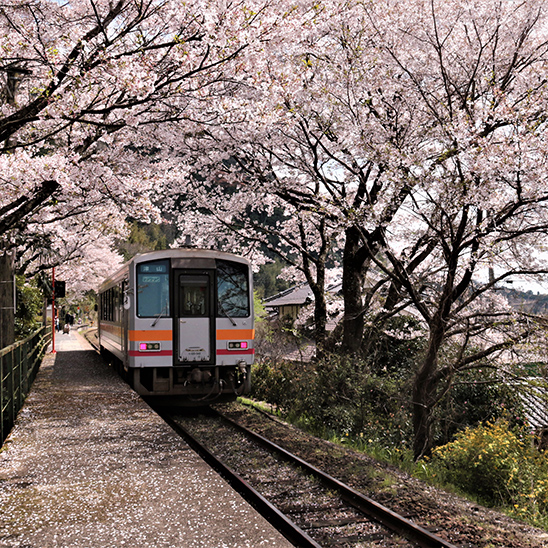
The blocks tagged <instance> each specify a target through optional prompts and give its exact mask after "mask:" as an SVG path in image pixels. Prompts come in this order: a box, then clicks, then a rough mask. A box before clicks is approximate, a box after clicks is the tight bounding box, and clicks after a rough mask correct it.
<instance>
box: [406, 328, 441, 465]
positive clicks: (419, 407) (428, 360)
mask: <svg viewBox="0 0 548 548" xmlns="http://www.w3.org/2000/svg"><path fill="white" fill-rule="evenodd" d="M434 322H435V325H433V326H431V330H430V340H429V341H428V348H427V351H426V354H425V357H424V360H423V362H422V364H421V366H420V369H419V370H418V372H417V375H416V376H415V380H414V383H413V456H414V459H415V461H417V460H419V459H420V458H422V457H424V456H425V455H429V454H430V452H431V451H432V422H433V421H432V413H433V410H434V406H435V404H436V402H437V399H438V398H437V389H438V385H439V376H438V354H439V351H440V347H441V344H442V342H443V339H444V335H445V330H444V328H443V323H442V321H441V320H439V318H438V321H437V322H436V321H435V320H434Z"/></svg>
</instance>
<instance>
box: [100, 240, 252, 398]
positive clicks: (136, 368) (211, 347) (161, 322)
mask: <svg viewBox="0 0 548 548" xmlns="http://www.w3.org/2000/svg"><path fill="white" fill-rule="evenodd" d="M97 312H98V340H99V347H100V351H101V353H102V354H104V355H106V356H107V357H108V358H109V359H110V360H111V363H113V364H114V366H115V367H116V369H117V370H118V372H119V373H120V374H121V376H122V377H123V378H124V379H125V380H126V381H127V382H128V384H130V386H132V387H133V389H134V390H135V391H136V392H137V393H138V394H140V395H141V396H143V397H144V398H145V399H146V398H148V399H151V400H153V403H155V404H160V405H162V404H165V405H182V406H197V405H208V404H209V403H211V402H226V401H231V400H234V399H236V398H237V397H238V396H242V395H245V394H247V393H249V391H250V389H251V365H252V363H253V359H254V353H255V351H254V338H255V328H254V312H253V281H252V270H251V265H250V263H249V261H248V260H247V259H245V258H243V257H240V256H237V255H233V254H231V253H226V252H221V251H214V250H207V249H197V248H180V249H169V250H162V251H152V252H148V253H142V254H139V255H136V256H135V257H133V258H132V259H131V260H130V261H128V262H127V263H126V264H124V265H123V267H121V268H120V270H118V271H117V272H116V273H115V274H114V275H112V276H111V277H110V278H108V279H107V280H105V281H104V282H103V283H102V285H101V286H100V288H99V291H98V306H97Z"/></svg>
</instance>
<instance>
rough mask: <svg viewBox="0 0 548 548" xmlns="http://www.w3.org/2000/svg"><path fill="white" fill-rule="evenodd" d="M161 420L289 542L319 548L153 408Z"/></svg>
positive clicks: (268, 503) (258, 494) (168, 417)
mask: <svg viewBox="0 0 548 548" xmlns="http://www.w3.org/2000/svg"><path fill="white" fill-rule="evenodd" d="M156 412H157V413H158V414H159V415H160V416H161V417H162V419H163V420H164V421H165V422H166V423H167V424H169V426H171V428H173V430H174V431H175V432H176V433H177V434H178V435H179V436H181V437H182V438H183V439H184V440H185V441H186V442H187V443H188V445H189V446H190V447H191V448H192V449H194V451H196V452H197V453H198V454H199V455H200V456H201V457H202V459H204V461H205V462H206V463H207V464H209V465H210V466H211V467H212V468H213V469H215V470H216V471H217V472H218V473H219V474H220V475H221V476H222V477H223V478H224V479H225V480H226V481H227V482H228V483H229V484H230V485H231V486H232V487H233V488H234V489H235V490H236V491H237V492H238V493H240V494H241V495H242V496H243V497H244V498H245V499H246V500H247V501H248V502H249V503H250V504H251V505H252V506H253V507H254V508H255V509H256V510H257V511H258V512H259V513H260V514H261V515H262V516H263V517H264V518H265V519H266V520H267V521H268V522H269V523H271V524H272V525H273V526H274V527H275V528H276V529H277V530H278V531H279V532H280V533H281V534H282V535H283V536H284V537H285V538H286V539H287V540H288V541H289V542H291V543H292V544H293V545H294V546H296V547H298V548H322V547H321V546H320V545H319V544H318V543H317V542H316V541H314V540H313V539H312V538H311V537H309V536H308V535H307V534H306V533H305V532H304V531H303V530H302V529H301V528H300V527H299V526H298V525H296V524H295V523H294V522H293V521H291V520H290V519H289V518H288V517H287V516H286V515H285V514H283V513H282V512H280V511H279V510H278V509H277V508H276V507H275V506H274V505H273V504H271V503H270V502H269V501H268V500H267V499H265V498H264V497H263V496H262V495H261V494H260V493H258V492H257V491H256V490H255V489H254V488H253V487H251V485H250V484H249V483H248V482H247V481H245V480H244V479H243V478H242V477H241V476H239V475H238V474H237V473H236V472H234V470H232V469H231V468H229V467H228V466H227V465H226V464H224V463H223V462H222V461H221V460H219V459H218V458H217V457H215V455H213V453H211V452H210V451H209V450H208V449H207V448H206V447H205V446H204V445H202V444H201V443H200V442H199V441H198V440H197V439H196V438H195V437H194V436H192V434H190V432H188V430H186V428H184V427H183V426H181V425H180V424H178V423H177V422H176V421H175V420H174V419H172V418H171V417H170V415H169V414H168V413H167V412H165V411H163V410H158V409H156Z"/></svg>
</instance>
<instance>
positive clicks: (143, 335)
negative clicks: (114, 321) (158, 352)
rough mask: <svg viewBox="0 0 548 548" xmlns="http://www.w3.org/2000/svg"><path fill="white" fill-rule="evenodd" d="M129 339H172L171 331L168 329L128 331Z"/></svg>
mask: <svg viewBox="0 0 548 548" xmlns="http://www.w3.org/2000/svg"><path fill="white" fill-rule="evenodd" d="M129 340H130V341H171V340H173V332H172V331H171V330H169V329H162V330H158V331H148V330H147V331H138V330H134V331H130V332H129Z"/></svg>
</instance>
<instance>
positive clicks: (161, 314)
mask: <svg viewBox="0 0 548 548" xmlns="http://www.w3.org/2000/svg"><path fill="white" fill-rule="evenodd" d="M164 312H167V302H166V304H165V305H164V307H163V308H162V310H161V312H160V314H157V315H156V316H155V319H154V321H153V322H152V323H151V324H150V327H154V326H155V325H156V324H157V323H158V320H159V319H160V318H161V317H162V316H163V315H164Z"/></svg>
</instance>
